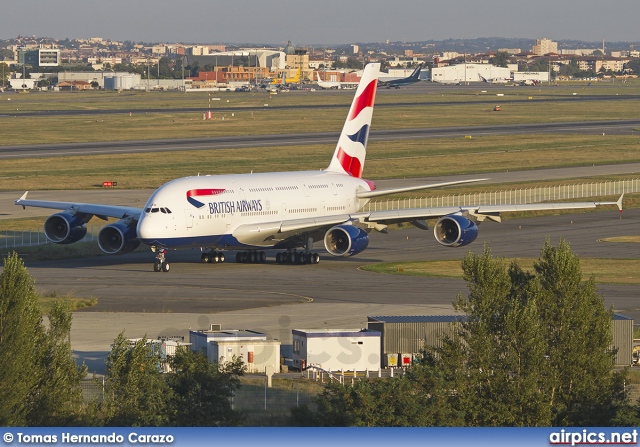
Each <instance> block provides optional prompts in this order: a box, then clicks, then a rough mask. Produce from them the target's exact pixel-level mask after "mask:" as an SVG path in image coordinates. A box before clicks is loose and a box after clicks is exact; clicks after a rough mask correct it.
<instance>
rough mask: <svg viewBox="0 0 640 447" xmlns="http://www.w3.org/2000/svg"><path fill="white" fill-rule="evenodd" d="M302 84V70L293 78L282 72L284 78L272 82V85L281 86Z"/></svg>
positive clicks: (274, 79)
mask: <svg viewBox="0 0 640 447" xmlns="http://www.w3.org/2000/svg"><path fill="white" fill-rule="evenodd" d="M299 82H300V69H299V68H298V71H297V72H296V75H295V76H294V77H292V78H287V74H286V73H285V72H282V77H280V78H273V79H272V80H271V84H280V85H286V84H297V83H299Z"/></svg>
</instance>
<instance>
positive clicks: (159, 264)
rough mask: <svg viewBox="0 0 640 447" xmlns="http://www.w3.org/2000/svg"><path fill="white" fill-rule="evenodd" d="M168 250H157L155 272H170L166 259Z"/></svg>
mask: <svg viewBox="0 0 640 447" xmlns="http://www.w3.org/2000/svg"><path fill="white" fill-rule="evenodd" d="M166 254H167V249H166V248H159V249H158V250H157V254H156V259H155V261H154V262H153V271H154V272H165V273H166V272H168V271H169V268H170V266H169V262H168V261H167V259H166Z"/></svg>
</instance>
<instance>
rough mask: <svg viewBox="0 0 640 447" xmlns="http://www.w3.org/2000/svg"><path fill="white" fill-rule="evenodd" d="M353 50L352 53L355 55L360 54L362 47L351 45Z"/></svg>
mask: <svg viewBox="0 0 640 447" xmlns="http://www.w3.org/2000/svg"><path fill="white" fill-rule="evenodd" d="M351 48H352V49H353V51H352V53H353V54H358V53H359V52H360V46H358V45H355V44H354V45H351Z"/></svg>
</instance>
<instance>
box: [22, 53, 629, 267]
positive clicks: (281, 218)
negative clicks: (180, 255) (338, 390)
mask: <svg viewBox="0 0 640 447" xmlns="http://www.w3.org/2000/svg"><path fill="white" fill-rule="evenodd" d="M379 67H380V64H369V65H367V66H366V67H365V69H364V72H363V74H362V78H361V80H360V84H359V85H358V89H357V91H356V93H355V97H354V99H353V102H352V103H351V108H350V109H349V113H348V115H347V119H346V121H345V124H344V127H343V129H342V133H341V134H340V137H339V139H338V143H337V145H336V148H335V151H334V153H333V156H332V158H331V161H330V163H329V166H328V167H327V168H326V169H324V170H318V171H298V172H267V173H259V174H254V173H251V174H234V175H203V176H194V177H184V178H179V179H177V180H173V181H171V182H169V183H166V184H164V185H162V186H161V187H159V188H158V189H157V190H156V191H155V192H154V193H153V194H152V195H151V197H150V198H149V200H148V201H147V203H146V205H145V207H144V208H142V209H140V208H133V207H124V206H111V205H99V204H87V203H73V202H52V201H40V200H29V199H27V193H25V194H24V195H23V196H22V197H20V198H19V199H18V200H16V202H15V204H16V205H20V206H23V207H27V206H34V207H41V208H51V209H56V210H61V212H58V213H56V214H53V215H52V216H50V217H49V218H48V219H47V220H46V222H45V224H44V232H45V234H46V236H47V238H48V239H49V240H50V241H51V242H54V243H56V244H70V243H73V242H77V241H79V240H81V239H82V238H83V237H84V236H85V234H86V233H87V227H86V224H87V222H89V220H90V219H91V218H93V217H94V216H96V217H99V218H101V219H104V220H106V219H107V218H108V217H111V218H116V219H118V220H117V221H116V222H113V223H110V224H108V225H106V226H105V227H103V228H102V230H100V233H99V235H98V245H99V246H100V248H101V249H102V251H104V252H105V253H108V254H122V253H128V252H131V251H132V250H134V249H135V248H136V247H138V246H139V245H140V244H141V243H144V244H146V245H149V246H150V247H151V249H152V250H153V251H154V252H157V253H158V257H157V258H156V262H155V265H154V269H155V271H168V270H169V262H168V261H167V259H166V257H165V253H166V252H167V249H174V248H180V247H190V248H193V247H199V248H200V249H201V250H202V251H203V252H202V253H201V259H202V261H205V262H221V261H224V259H225V251H227V250H234V251H237V253H236V256H235V259H236V262H264V261H265V260H266V253H265V252H264V250H265V249H279V250H280V251H279V252H278V253H277V254H276V261H277V262H279V263H283V264H284V263H296V264H305V263H306V264H310V263H313V264H317V263H318V262H319V261H320V256H319V255H318V253H315V252H313V251H312V250H313V243H314V241H317V240H323V241H324V247H325V249H326V250H327V252H329V254H331V255H333V256H352V255H356V254H358V253H360V252H361V251H363V250H365V249H366V248H367V246H368V245H369V236H368V233H370V232H371V231H372V230H376V231H380V232H383V233H386V230H387V226H388V225H390V224H394V223H401V222H410V223H412V224H413V225H415V226H416V227H418V228H421V229H425V230H426V229H428V228H429V226H428V225H427V223H426V222H425V220H424V219H437V222H436V223H435V225H434V226H433V234H434V236H435V239H436V241H437V242H438V243H439V244H441V245H444V246H447V247H461V246H465V245H468V244H470V243H472V242H473V241H474V240H475V239H476V237H477V236H478V226H477V224H479V223H481V222H482V221H484V220H487V219H488V220H493V221H496V222H500V214H501V213H503V212H512V211H531V210H549V209H577V208H594V207H596V206H597V205H612V204H615V205H618V207H619V208H620V209H621V207H622V197H620V200H618V202H577V203H546V204H527V205H468V206H449V207H436V208H410V209H396V210H388V211H366V212H362V211H360V210H361V209H362V207H363V205H365V204H366V203H367V202H368V201H369V200H370V199H372V198H374V197H379V196H384V195H388V194H394V193H401V192H407V191H414V190H419V189H426V188H435V187H441V186H447V185H454V184H460V183H468V182H474V181H480V180H483V179H476V180H467V181H458V182H447V183H435V184H430V185H420V186H411V187H405V188H396V189H386V190H378V189H377V188H376V186H375V183H374V182H372V181H370V180H365V179H364V178H362V173H363V169H364V162H365V156H366V148H367V140H368V136H369V128H370V125H371V118H372V116H373V106H374V101H375V96H376V90H377V86H378V73H379Z"/></svg>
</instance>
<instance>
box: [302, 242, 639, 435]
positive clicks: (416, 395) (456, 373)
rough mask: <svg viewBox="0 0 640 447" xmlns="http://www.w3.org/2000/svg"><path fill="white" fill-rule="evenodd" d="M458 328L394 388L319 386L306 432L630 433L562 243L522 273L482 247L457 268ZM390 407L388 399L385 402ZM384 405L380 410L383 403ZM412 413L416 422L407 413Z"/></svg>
mask: <svg viewBox="0 0 640 447" xmlns="http://www.w3.org/2000/svg"><path fill="white" fill-rule="evenodd" d="M462 269H463V273H464V279H465V280H466V281H467V283H468V287H469V294H468V296H467V297H465V298H463V297H462V296H461V295H460V296H458V298H457V301H456V302H454V308H455V309H456V311H458V312H459V313H460V314H462V315H461V321H460V322H459V324H458V325H457V326H456V327H455V328H454V330H453V331H452V332H451V334H450V335H448V336H444V337H443V338H442V340H441V341H442V344H441V345H440V346H438V347H425V351H424V353H423V356H422V359H421V360H420V361H419V362H418V364H417V365H414V366H412V367H411V368H410V369H409V370H408V372H407V375H406V376H405V377H403V378H402V379H394V380H389V381H380V380H379V381H376V382H368V381H358V382H356V383H355V384H354V385H353V386H351V385H340V384H331V385H328V386H327V387H326V388H325V390H324V391H323V393H322V394H321V395H320V396H319V398H318V401H317V408H318V409H317V411H311V410H309V409H308V408H303V409H301V410H296V411H293V417H292V423H293V424H300V423H301V421H303V420H304V419H303V418H306V420H308V421H310V422H309V424H310V425H339V426H345V425H359V426H365V425H367V426H375V425H432V426H437V425H456V426H558V425H562V426H566V425H569V426H587V425H589V426H606V425H619V424H629V425H637V424H638V423H639V422H640V419H638V416H639V415H640V404H639V405H638V406H637V407H635V408H634V407H631V406H630V405H629V402H628V398H627V395H626V392H625V390H624V379H625V374H626V373H625V372H622V373H616V372H614V371H613V358H614V355H615V353H614V352H613V351H612V350H611V348H610V346H611V343H612V336H611V325H612V310H607V309H606V308H605V306H604V301H603V299H602V298H601V297H599V296H598V295H597V293H596V287H595V281H594V279H593V278H590V279H588V280H587V281H584V280H583V278H582V273H581V269H580V261H579V259H578V257H577V256H576V255H575V254H574V253H573V252H572V251H571V249H570V247H569V244H568V243H567V242H566V241H560V242H559V244H558V246H557V247H554V246H552V245H551V243H550V241H549V240H547V241H546V242H545V245H544V247H543V248H542V250H541V256H540V258H539V260H538V261H537V262H535V263H534V269H533V271H532V272H525V271H524V270H522V269H521V268H520V267H519V266H518V265H517V263H512V264H511V265H509V266H507V263H506V261H505V260H504V259H500V258H495V257H494V256H493V255H492V254H491V250H490V249H489V248H488V247H485V249H484V251H483V253H482V254H481V255H475V254H473V253H469V254H468V255H467V256H466V257H465V258H464V260H463V261H462ZM390 396H393V398H390ZM391 401H392V402H393V403H392V404H389V402H391ZM398 401H399V402H402V403H404V402H408V403H410V408H408V407H405V406H402V405H398V404H397V402H398ZM416 407H417V408H419V409H420V411H419V412H417V411H416V410H415V408H416Z"/></svg>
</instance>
